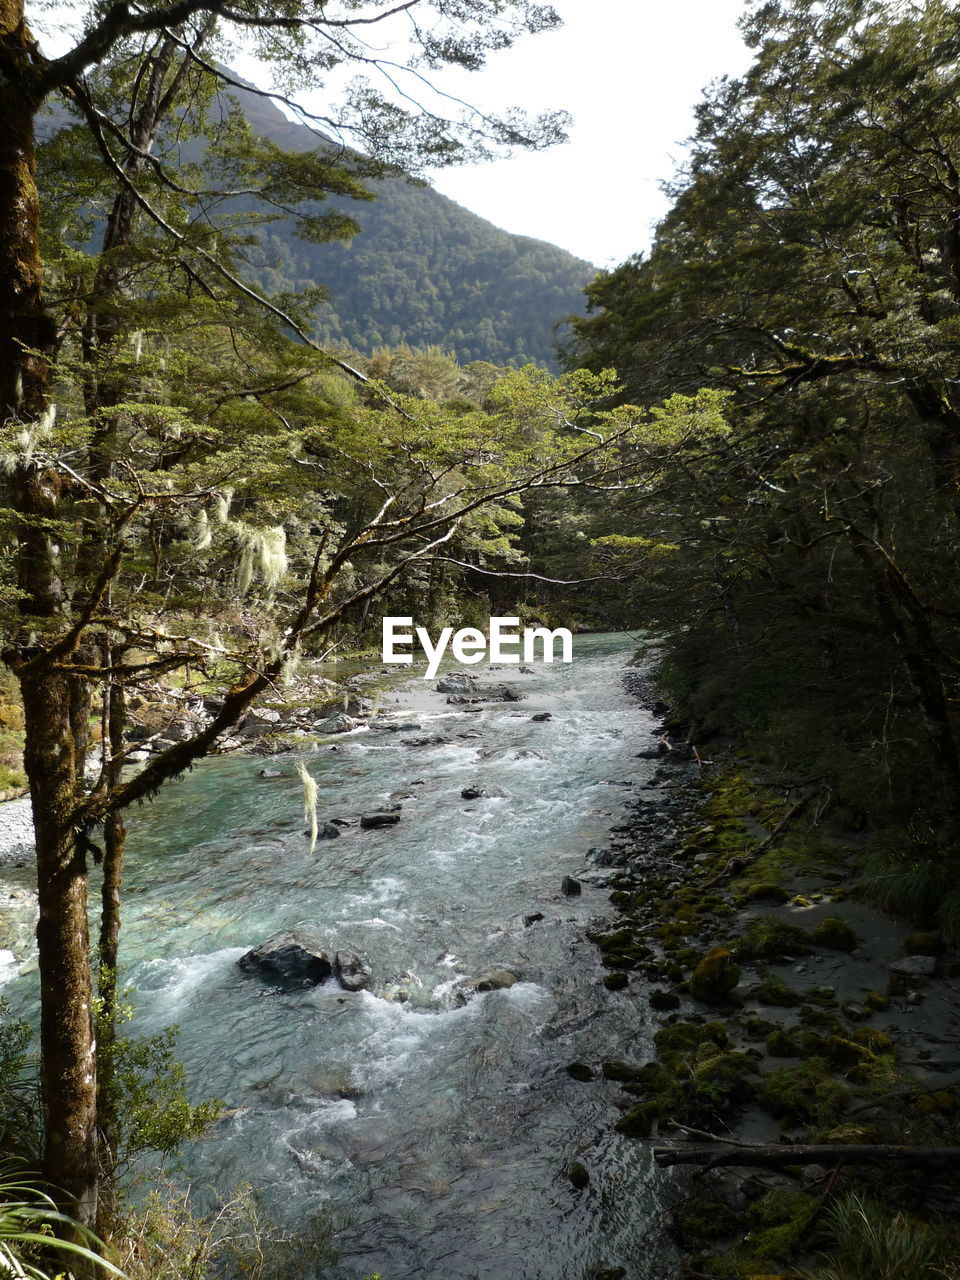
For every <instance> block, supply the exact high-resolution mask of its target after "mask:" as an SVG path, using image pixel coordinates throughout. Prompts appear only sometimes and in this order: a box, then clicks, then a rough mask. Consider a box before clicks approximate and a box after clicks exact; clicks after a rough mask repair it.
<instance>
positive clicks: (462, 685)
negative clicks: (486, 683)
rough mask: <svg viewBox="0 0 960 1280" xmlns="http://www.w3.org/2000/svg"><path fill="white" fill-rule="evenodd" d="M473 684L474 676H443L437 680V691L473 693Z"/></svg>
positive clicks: (474, 682) (474, 681)
mask: <svg viewBox="0 0 960 1280" xmlns="http://www.w3.org/2000/svg"><path fill="white" fill-rule="evenodd" d="M475 684H476V677H475V676H468V675H452V676H444V678H443V679H442V680H438V681H437V693H461V694H462V693H473V691H474V685H475Z"/></svg>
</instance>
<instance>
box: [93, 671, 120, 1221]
mask: <svg viewBox="0 0 960 1280" xmlns="http://www.w3.org/2000/svg"><path fill="white" fill-rule="evenodd" d="M106 656H107V663H108V664H109V663H111V662H113V661H115V660H116V658H117V654H116V653H115V652H113V651H112V650H110V649H109V648H108V650H107V655H106ZM104 698H105V701H106V704H107V710H106V715H105V717H104V720H105V722H106V723H105V725H104V731H105V732H104V738H105V744H106V750H107V751H108V752H109V761H108V764H107V784H108V786H109V787H110V788H111V790H112V789H113V788H114V787H115V786H117V785H118V784H119V782H120V781H121V777H122V773H123V747H124V736H123V735H124V729H125V728H126V719H127V717H126V699H125V696H124V689H123V685H122V684H120V683H119V682H117V681H111V683H110V684H109V685H108V686H107V688H106V689H105V691H104ZM126 843H127V831H126V824H125V821H124V815H123V811H122V810H117V809H115V810H111V811H110V813H108V814H107V817H106V819H105V821H104V824H103V885H102V887H101V891H100V898H101V908H100V945H99V954H98V961H99V968H98V984H97V994H98V995H99V997H100V1008H99V1011H98V1018H97V1022H98V1055H97V1057H98V1062H97V1066H98V1074H97V1125H98V1128H99V1137H100V1177H101V1184H100V1202H99V1209H98V1215H97V1234H98V1235H99V1236H100V1238H101V1239H102V1240H109V1239H110V1237H111V1235H112V1234H113V1226H114V1223H113V1217H114V1206H115V1202H116V1197H115V1186H114V1172H115V1170H116V1165H117V1155H118V1147H119V1140H120V1127H119V1117H118V1113H117V1093H116V1043H117V973H118V968H119V960H120V887H121V884H122V881H123V858H124V853H125V852H126Z"/></svg>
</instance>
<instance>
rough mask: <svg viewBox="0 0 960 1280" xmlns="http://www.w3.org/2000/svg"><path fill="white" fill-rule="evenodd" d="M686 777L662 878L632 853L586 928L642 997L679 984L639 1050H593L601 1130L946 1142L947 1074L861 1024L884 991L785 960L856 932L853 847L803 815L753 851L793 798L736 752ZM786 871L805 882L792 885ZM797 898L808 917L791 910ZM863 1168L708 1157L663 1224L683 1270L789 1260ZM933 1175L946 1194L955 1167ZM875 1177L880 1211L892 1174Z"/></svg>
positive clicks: (923, 937)
mask: <svg viewBox="0 0 960 1280" xmlns="http://www.w3.org/2000/svg"><path fill="white" fill-rule="evenodd" d="M702 786H703V790H704V792H705V793H706V794H705V798H704V800H703V802H702V804H701V805H700V806H699V810H698V812H697V813H696V816H695V821H696V823H697V826H696V829H694V830H691V831H690V832H689V833H688V834H687V835H686V836H685V837H683V838H682V840H681V845H680V849H679V859H680V860H681V862H682V871H681V872H680V882H679V884H678V883H677V876H678V872H677V868H676V866H672V867H671V868H670V869H669V871H665V872H663V873H659V872H658V869H657V868H656V867H653V866H647V867H645V868H644V874H643V877H642V882H635V881H633V880H632V879H631V877H630V876H628V875H623V876H621V877H618V881H617V883H616V887H615V889H614V892H613V894H612V897H611V901H612V902H613V904H614V906H616V907H618V908H619V910H620V911H621V913H622V914H621V915H620V917H619V919H618V920H617V922H616V923H615V924H614V925H612V926H608V927H607V928H606V929H605V930H603V931H602V932H598V933H597V934H595V935H593V936H594V940H595V941H596V942H597V945H598V946H599V947H600V949H601V952H602V954H603V963H604V964H605V965H606V966H607V967H609V968H616V969H618V970H621V971H622V970H627V969H635V970H637V971H638V975H639V976H638V980H637V982H636V984H635V985H634V986H632V987H631V991H636V993H637V995H638V997H640V998H646V997H649V987H648V986H647V985H646V984H645V983H644V981H643V979H644V978H647V979H649V980H650V981H651V982H657V983H661V984H665V985H664V987H662V988H661V990H666V991H668V992H669V994H670V995H671V996H674V997H676V996H679V997H681V1005H680V1008H679V1010H677V1009H676V1008H675V1005H676V1003H677V1002H676V1000H675V999H671V1000H669V1001H666V1000H663V999H662V998H661V997H658V999H657V1001H654V1002H651V1004H652V1007H653V1008H654V1009H656V1008H657V1006H658V1005H659V1010H660V1017H661V1025H660V1027H659V1029H658V1030H657V1031H656V1032H655V1035H654V1044H655V1048H656V1059H655V1060H651V1061H649V1062H646V1063H638V1064H630V1063H617V1064H611V1063H608V1064H605V1065H604V1069H603V1075H604V1076H605V1077H606V1079H608V1080H613V1081H616V1082H617V1083H618V1084H619V1085H620V1087H621V1089H622V1090H623V1092H624V1095H625V1096H624V1107H625V1114H624V1116H623V1118H622V1119H621V1121H620V1122H619V1123H618V1125H617V1128H618V1129H619V1130H620V1132H621V1133H623V1134H625V1135H628V1136H632V1137H635V1138H639V1139H653V1140H656V1141H660V1142H664V1141H670V1140H671V1135H673V1134H674V1133H676V1134H677V1136H681V1135H680V1132H679V1130H678V1129H677V1126H680V1127H681V1128H684V1127H685V1128H686V1129H692V1130H695V1131H698V1132H701V1133H703V1132H707V1133H713V1134H716V1135H718V1136H719V1137H721V1138H722V1137H724V1136H731V1135H732V1136H736V1135H737V1133H738V1127H739V1126H742V1125H743V1124H748V1125H749V1126H750V1127H751V1131H752V1132H754V1133H755V1132H757V1131H760V1132H763V1133H766V1134H768V1135H769V1137H766V1138H764V1139H763V1140H764V1141H771V1140H772V1141H778V1140H779V1141H803V1140H814V1139H817V1140H820V1141H825V1142H838V1143H839V1142H870V1141H884V1142H898V1143H900V1142H923V1141H935V1142H938V1143H943V1142H949V1141H953V1140H955V1141H957V1142H958V1143H960V1094H958V1091H957V1088H955V1087H953V1086H951V1087H948V1088H945V1089H939V1090H935V1091H933V1092H930V1091H927V1092H924V1090H923V1089H922V1088H921V1087H920V1086H918V1084H917V1082H916V1081H915V1080H913V1079H912V1078H911V1076H910V1074H909V1073H908V1072H907V1070H906V1069H905V1068H904V1067H903V1066H902V1065H901V1064H900V1063H899V1061H898V1046H897V1044H896V1042H895V1040H896V1037H895V1036H891V1035H888V1034H887V1031H886V1030H884V1029H883V1028H882V1027H880V1026H876V1025H871V1022H872V1021H873V1020H875V1019H877V1018H881V1019H882V1018H883V1017H884V1016H885V1015H886V1014H887V1012H888V1010H889V1006H890V999H889V996H888V995H887V994H886V993H884V992H882V991H877V990H874V989H869V988H866V987H865V989H864V990H862V991H860V992H858V993H856V998H855V999H851V998H849V991H847V990H844V991H841V992H840V994H839V995H838V992H837V990H836V989H835V988H834V987H833V986H831V985H826V984H824V983H822V981H821V983H820V984H815V983H811V981H810V980H809V978H808V979H807V980H806V981H804V980H803V979H801V978H798V977H797V976H796V975H794V973H793V970H792V967H791V966H793V965H794V964H795V962H797V961H806V960H807V958H808V957H813V958H814V959H816V958H817V957H818V956H823V955H832V956H833V957H834V958H835V959H834V961H833V962H832V963H834V964H837V963H839V964H845V963H846V961H845V960H844V959H842V957H844V956H845V955H846V954H848V953H850V952H853V951H855V950H856V949H857V948H859V947H860V945H861V939H860V937H859V935H858V933H857V930H856V928H855V927H854V925H853V924H852V923H851V922H850V921H849V920H848V919H847V918H846V916H845V914H844V909H843V907H842V906H840V905H839V904H840V903H841V902H842V900H843V898H844V897H845V896H846V895H847V894H848V892H849V890H850V887H851V884H852V878H853V876H854V873H855V871H856V867H857V860H856V855H855V852H854V850H853V849H852V848H851V847H850V845H849V844H846V843H844V842H843V839H842V838H836V837H834V836H832V835H831V834H830V833H829V832H825V831H824V829H823V828H822V827H821V826H820V825H818V824H817V823H815V822H813V821H811V819H810V817H809V815H807V816H806V817H805V818H804V819H803V820H801V821H797V822H793V823H791V824H789V825H788V826H786V827H785V828H784V829H783V830H781V831H780V832H779V833H778V834H777V837H776V839H775V841H773V842H772V843H771V844H770V846H769V847H765V848H763V849H762V851H761V852H760V853H759V854H757V853H756V850H757V846H758V845H761V844H762V842H763V841H764V840H765V838H766V836H767V833H768V832H769V831H771V830H773V829H774V828H775V827H776V826H777V824H778V823H779V822H780V819H781V818H782V817H783V815H784V813H785V811H786V810H787V809H788V808H790V807H791V805H792V804H793V803H795V796H793V795H787V796H786V797H785V796H784V794H783V792H782V791H781V792H780V793H778V792H777V791H776V790H775V789H773V788H771V787H769V786H763V785H760V784H759V783H757V782H755V781H754V780H753V779H752V778H751V777H750V776H749V773H748V771H747V769H746V767H742V766H738V767H737V768H731V769H729V770H725V771H723V770H721V771H719V772H714V773H711V774H709V775H705V777H704V781H703V784H702ZM798 881H799V882H801V883H802V884H803V885H804V886H809V885H810V884H811V883H812V882H819V884H820V885H822V888H820V887H814V888H810V887H804V888H803V890H802V893H800V894H798V892H797V882H798ZM641 883H642V887H640V884H641ZM822 904H828V905H827V906H826V908H825V907H824V905H822ZM813 906H819V907H820V910H819V911H818V912H814V913H813V916H814V918H816V919H817V923H815V924H813V925H812V927H809V926H806V925H804V924H801V923H800V921H802V920H803V918H804V912H805V911H806V910H808V909H809V908H811V907H813ZM824 909H826V910H827V912H828V914H826V915H824V914H823V911H824ZM794 913H796V914H794ZM904 951H905V952H906V953H908V954H919V955H936V956H937V957H938V958H939V957H942V956H943V953H944V944H943V940H942V938H941V937H940V935H931V934H922V933H916V934H915V935H913V937H911V938H909V939H907V941H906V944H905V946H904ZM734 970H736V971H737V973H736V976H737V978H740V979H742V980H741V981H739V982H737V983H734V982H732V981H731V976H732V974H733V972H734ZM741 970H742V973H741V972H740V971H741ZM708 979H709V981H708ZM877 1180H878V1177H877V1174H876V1173H875V1172H871V1171H870V1170H863V1169H855V1168H847V1169H844V1170H843V1171H841V1172H840V1173H839V1174H837V1175H836V1176H834V1174H833V1173H831V1172H822V1173H817V1174H816V1176H811V1175H810V1174H807V1175H805V1176H803V1177H802V1176H801V1171H800V1170H799V1169H793V1170H790V1169H786V1170H784V1171H782V1172H779V1171H778V1172H764V1173H763V1174H759V1173H752V1172H751V1173H746V1174H743V1176H737V1177H734V1176H733V1175H731V1174H730V1173H726V1172H723V1171H721V1170H716V1171H711V1172H709V1173H706V1174H700V1175H699V1176H697V1177H696V1178H695V1179H694V1180H693V1181H692V1183H691V1185H692V1187H693V1192H692V1194H688V1195H686V1196H684V1197H683V1198H682V1199H681V1200H680V1202H679V1204H678V1207H677V1209H676V1212H675V1214H674V1223H673V1225H674V1232H675V1235H676V1238H677V1240H678V1242H679V1244H680V1246H681V1248H682V1249H684V1250H685V1251H686V1252H687V1253H688V1254H689V1255H690V1267H691V1274H701V1275H711V1276H718V1277H723V1276H727V1277H740V1278H745V1277H750V1276H773V1275H776V1276H787V1275H797V1274H799V1272H797V1271H796V1270H795V1268H796V1267H797V1266H798V1265H802V1264H804V1263H805V1262H809V1261H810V1255H811V1253H812V1252H813V1251H815V1250H816V1248H817V1247H818V1245H819V1244H820V1243H821V1239H822V1236H823V1232H822V1230H821V1226H820V1223H821V1219H822V1216H823V1210H824V1206H825V1205H829V1203H830V1202H831V1200H832V1199H833V1197H834V1196H835V1195H836V1194H839V1193H840V1192H842V1191H850V1190H853V1191H857V1192H859V1191H863V1190H867V1191H870V1190H874V1191H875V1190H876V1183H877ZM948 1180H949V1179H948ZM889 1181H890V1180H889V1179H888V1182H889ZM907 1182H908V1183H909V1179H907ZM954 1184H955V1185H954ZM951 1185H953V1186H954V1194H956V1195H960V1178H958V1177H954V1178H953V1180H952V1183H951ZM883 1190H884V1194H885V1195H887V1196H888V1198H889V1199H890V1202H891V1203H892V1204H893V1206H894V1209H895V1208H896V1205H897V1204H898V1201H897V1198H896V1194H895V1191H896V1188H895V1187H894V1186H892V1185H891V1186H884V1188H883ZM912 1207H916V1206H912Z"/></svg>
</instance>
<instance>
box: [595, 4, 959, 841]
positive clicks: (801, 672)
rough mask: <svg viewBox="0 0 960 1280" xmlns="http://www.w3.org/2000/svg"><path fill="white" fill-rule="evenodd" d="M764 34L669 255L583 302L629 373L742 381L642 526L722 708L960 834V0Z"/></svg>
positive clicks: (717, 118) (717, 92)
mask: <svg viewBox="0 0 960 1280" xmlns="http://www.w3.org/2000/svg"><path fill="white" fill-rule="evenodd" d="M744 29H745V32H746V35H747V38H748V41H749V43H750V44H751V45H752V47H753V48H754V49H755V50H756V55H755V60H754V63H753V65H752V67H751V68H750V69H749V71H748V72H747V73H746V74H745V75H744V76H743V77H742V78H740V79H737V80H732V81H723V82H721V83H719V84H718V85H716V86H714V87H713V88H712V89H711V90H710V91H709V92H708V94H707V97H706V99H705V101H704V102H703V104H702V105H701V107H700V108H699V112H698V127H697V132H696V135H695V137H694V139H693V145H692V152H691V159H690V164H689V169H688V171H687V172H686V173H685V174H684V175H682V176H681V178H680V180H679V181H678V183H677V184H676V187H675V188H674V191H673V194H674V197H675V203H674V205H673V208H672V209H671V211H670V213H669V214H668V215H667V217H666V219H665V220H664V222H663V224H662V226H661V227H660V228H659V230H658V234H657V238H656V242H655V244H654V246H653V249H652V250H651V253H650V255H649V257H648V258H646V259H643V258H639V257H638V258H634V259H632V260H630V261H629V262H627V263H625V264H624V265H622V266H621V267H619V268H617V269H616V270H615V271H612V272H609V273H604V274H601V276H600V277H599V278H598V280H597V281H596V283H595V284H594V285H593V286H592V288H591V290H590V297H591V301H592V304H593V308H594V314H593V315H591V316H590V317H589V318H588V319H587V320H586V321H584V322H582V323H577V324H576V325H575V327H576V329H577V332H578V335H579V342H580V344H581V345H580V356H581V358H582V359H583V360H584V361H585V362H586V364H587V365H588V366H589V367H593V368H597V367H604V366H607V365H615V366H616V367H617V368H618V369H619V370H620V372H621V374H622V377H623V379H624V382H625V384H626V388H627V390H626V394H628V395H630V396H633V397H638V398H646V397H649V396H650V395H651V394H657V393H659V394H663V392H664V390H665V389H680V390H687V391H688V390H690V389H692V388H695V387H703V386H711V387H715V388H718V389H724V390H727V391H729V392H730V394H731V396H732V401H731V404H732V406H733V416H732V421H733V423H734V427H735V429H734V430H733V431H732V432H731V434H730V435H729V436H727V437H725V438H723V439H722V440H719V441H718V442H716V443H715V444H714V446H712V447H711V448H709V449H707V450H695V451H694V452H693V453H692V454H691V455H690V456H688V457H687V458H686V459H685V460H683V463H684V465H682V466H677V465H675V464H671V465H669V466H668V468H667V470H666V472H665V474H664V478H663V482H662V483H661V484H660V485H659V486H658V487H657V489H656V491H655V492H653V493H651V494H650V495H649V496H648V497H646V498H641V499H639V500H638V499H635V498H631V499H630V501H629V505H626V504H622V505H621V508H620V517H621V522H620V524H619V526H618V528H619V531H621V532H622V531H623V530H624V528H626V529H627V530H628V531H630V532H638V533H641V534H648V535H651V530H656V532H657V533H658V534H659V535H660V537H661V538H662V539H663V540H664V541H665V542H669V543H671V544H673V545H674V546H675V547H676V548H677V550H676V552H675V553H674V554H673V556H672V558H671V560H670V562H669V563H670V573H671V576H672V583H668V582H666V581H664V582H663V590H662V592H661V595H660V600H661V606H662V607H663V608H664V611H665V614H666V616H667V617H668V618H669V621H670V623H671V624H672V625H673V626H674V627H677V628H679V627H680V625H681V622H682V624H683V633H682V635H681V634H679V632H678V638H677V644H676V652H677V654H678V655H681V664H680V665H681V667H683V668H684V671H683V674H682V676H681V679H680V684H679V687H680V688H681V689H682V690H683V691H684V692H685V694H686V697H687V705H688V709H691V708H692V709H693V710H694V719H695V722H697V723H698V724H699V727H700V729H701V730H705V729H707V728H708V727H709V726H713V727H716V726H717V725H719V724H721V723H723V722H724V719H726V723H730V720H731V718H734V717H735V718H736V719H738V720H739V721H740V723H741V724H745V725H747V726H749V727H750V728H751V729H753V730H754V731H757V730H759V731H760V732H761V733H765V734H767V735H768V739H767V740H768V743H769V744H770V746H771V749H772V752H773V753H774V757H775V758H778V759H779V760H783V759H784V757H785V756H786V758H792V759H793V760H795V761H803V762H804V765H805V767H808V768H809V767H811V765H812V771H817V772H819V771H822V773H823V776H825V777H827V778H829V779H831V780H832V782H833V784H834V785H837V784H838V781H839V783H840V784H841V790H842V791H844V792H845V793H846V795H847V797H848V798H851V797H853V798H854V799H855V800H856V802H857V804H858V806H859V807H860V809H861V813H862V814H863V815H867V814H869V813H873V814H874V815H879V810H880V809H881V808H882V807H884V806H886V807H887V810H888V812H889V811H890V810H895V809H896V808H897V806H899V809H900V819H901V821H904V820H907V821H908V822H909V825H910V831H911V836H910V844H911V847H913V848H914V849H916V848H920V849H922V850H923V852H924V856H925V857H930V856H932V855H933V854H937V856H941V855H942V854H943V853H944V851H945V850H947V849H948V848H949V846H950V843H951V841H952V840H953V837H954V833H955V832H956V830H957V826H958V821H960V750H958V743H960V727H958V721H957V713H956V705H957V675H956V665H957V659H958V655H960V643H958V642H960V636H958V633H957V617H958V610H957V604H958V601H960V581H958V579H957V573H956V564H957V557H956V551H957V542H958V533H960V528H958V521H960V452H958V450H960V417H958V412H960V400H958V396H957V383H956V362H957V332H958V330H957V325H958V319H960V291H958V279H960V277H958V274H957V262H958V259H957V245H958V243H960V241H958V240H957V232H958V227H960V222H958V216H960V206H958V203H957V199H958V187H957V173H958V172H960V113H958V109H957V101H958V90H960V16H958V13H957V11H956V8H955V7H953V6H951V5H947V4H942V3H937V2H935V3H928V4H910V3H906V4H898V5H888V4H885V3H873V2H872V0H830V2H829V3H826V4H823V3H819V2H814V0H794V2H792V3H789V4H786V3H777V2H775V0H774V2H771V3H765V4H762V5H759V6H757V7H756V8H755V9H754V10H753V11H752V12H751V13H750V14H749V15H748V17H747V19H746V20H745V28H744ZM677 461H680V460H679V459H678V460H677ZM651 536H652V535H651ZM800 687H802V688H805V689H806V691H807V692H806V694H805V695H804V698H803V699H799V698H798V697H797V692H796V691H797V689H798V688H800ZM905 797H910V798H911V801H912V803H911V804H907V803H905ZM907 815H909V816H908V817H907ZM937 851H939V853H938V852H937Z"/></svg>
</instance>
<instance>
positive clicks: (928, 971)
mask: <svg viewBox="0 0 960 1280" xmlns="http://www.w3.org/2000/svg"><path fill="white" fill-rule="evenodd" d="M890 972H891V973H898V974H901V975H902V976H903V977H906V978H932V977H933V975H934V974H935V973H936V972H937V957H936V956H904V957H903V959H902V960H894V962H893V964H891V965H890Z"/></svg>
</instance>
